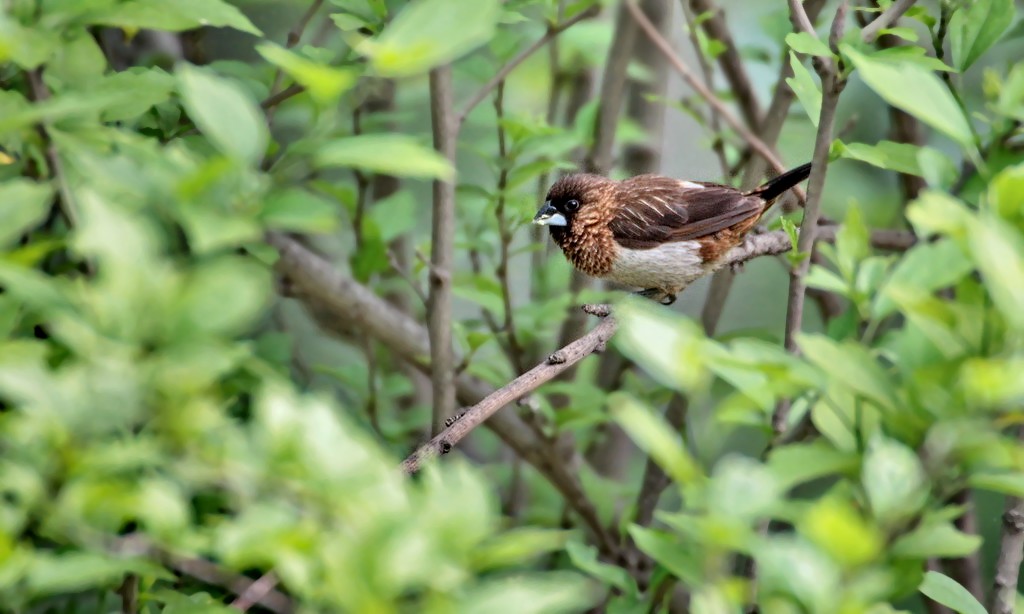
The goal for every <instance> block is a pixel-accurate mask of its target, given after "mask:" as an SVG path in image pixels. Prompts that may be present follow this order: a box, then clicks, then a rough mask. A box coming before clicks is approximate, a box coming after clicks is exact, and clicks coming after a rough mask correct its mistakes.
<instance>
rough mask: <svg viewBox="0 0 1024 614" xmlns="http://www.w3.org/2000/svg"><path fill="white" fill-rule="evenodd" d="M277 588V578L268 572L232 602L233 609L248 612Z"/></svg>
mask: <svg viewBox="0 0 1024 614" xmlns="http://www.w3.org/2000/svg"><path fill="white" fill-rule="evenodd" d="M276 586H277V576H276V575H275V574H274V572H272V571H268V572H267V573H265V574H263V575H262V576H260V577H259V579H257V580H256V581H255V582H253V583H252V584H250V585H249V587H248V588H246V589H245V590H244V591H242V593H241V594H239V595H238V598H237V599H235V600H234V601H232V602H231V607H233V608H235V609H236V610H240V611H242V612H245V611H247V610H248V609H249V608H251V607H252V606H254V605H256V604H258V603H259V602H260V600H262V599H263V598H264V597H266V596H267V593H269V592H270V591H272V590H274V587H276Z"/></svg>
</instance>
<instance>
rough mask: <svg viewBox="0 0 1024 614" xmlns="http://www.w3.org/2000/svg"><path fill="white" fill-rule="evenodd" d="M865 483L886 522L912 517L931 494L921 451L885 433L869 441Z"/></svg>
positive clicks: (879, 516)
mask: <svg viewBox="0 0 1024 614" xmlns="http://www.w3.org/2000/svg"><path fill="white" fill-rule="evenodd" d="M861 485H862V486H863V488H864V490H865V492H867V496H868V502H869V503H870V504H871V511H872V512H873V513H874V515H875V518H877V519H878V520H879V521H880V522H882V523H884V524H895V523H899V522H902V521H903V520H906V519H907V518H910V517H911V516H913V515H914V514H915V513H917V512H918V510H919V509H920V508H921V506H922V505H924V502H925V499H926V498H927V496H928V480H927V476H926V475H925V473H924V468H923V467H922V466H921V461H920V459H918V458H917V454H915V453H914V451H913V450H911V449H910V448H908V447H907V446H905V445H903V444H902V443H900V442H898V441H895V440H892V439H888V438H885V437H883V436H877V437H875V438H874V439H872V440H871V442H870V443H869V444H868V449H867V452H865V454H864V466H863V468H862V469H861Z"/></svg>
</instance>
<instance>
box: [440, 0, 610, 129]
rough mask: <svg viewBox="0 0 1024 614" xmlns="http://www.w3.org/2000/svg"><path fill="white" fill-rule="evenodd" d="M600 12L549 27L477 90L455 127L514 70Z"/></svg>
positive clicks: (595, 10) (594, 10)
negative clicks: (574, 27)
mask: <svg viewBox="0 0 1024 614" xmlns="http://www.w3.org/2000/svg"><path fill="white" fill-rule="evenodd" d="M599 11H600V8H599V7H598V6H597V5H595V6H592V7H590V8H589V9H587V10H585V11H582V12H580V13H577V14H576V15H573V16H572V17H571V18H569V19H567V20H565V21H564V22H562V23H559V24H556V25H553V26H551V27H549V28H548V31H547V32H545V33H544V36H542V37H540V38H538V39H537V40H536V41H535V42H534V43H533V44H532V45H530V46H529V47H527V48H526V49H523V50H522V51H520V52H519V54H518V55H517V56H516V57H514V58H512V59H511V60H509V62H508V64H505V65H504V66H502V67H501V68H499V69H498V72H496V73H495V74H494V76H493V77H491V79H490V80H489V81H488V82H487V83H485V84H484V85H483V87H481V88H480V89H479V90H477V92H476V93H475V94H473V96H472V98H470V99H469V101H468V102H466V105H465V106H463V107H462V111H461V112H460V113H459V115H458V117H457V118H456V120H455V125H456V126H461V125H462V123H463V122H465V121H466V117H467V116H469V114H470V113H471V112H472V111H473V109H475V108H476V106H477V105H478V104H480V103H481V102H483V100H484V98H487V95H488V94H490V93H491V92H492V91H493V90H494V88H496V87H498V84H499V83H501V82H502V81H504V80H505V79H506V78H507V77H508V76H509V74H510V73H511V72H512V71H513V70H515V69H516V68H517V67H518V66H519V65H520V64H522V63H523V62H525V61H526V60H527V58H529V57H530V56H531V55H533V54H534V53H536V52H537V51H538V50H539V49H540V48H541V47H543V46H544V45H546V44H547V43H548V41H550V40H551V39H553V38H555V37H556V36H558V35H559V34H561V33H562V32H564V31H565V30H567V29H568V28H570V27H572V26H574V25H576V24H577V23H579V22H580V21H583V20H584V19H587V18H590V17H593V16H595V15H597V13H598V12H599Z"/></svg>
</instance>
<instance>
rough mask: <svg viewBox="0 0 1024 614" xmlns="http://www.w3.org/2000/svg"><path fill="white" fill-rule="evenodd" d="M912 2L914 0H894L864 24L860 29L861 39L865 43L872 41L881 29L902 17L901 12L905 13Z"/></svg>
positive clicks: (912, 4)
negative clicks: (873, 18)
mask: <svg viewBox="0 0 1024 614" xmlns="http://www.w3.org/2000/svg"><path fill="white" fill-rule="evenodd" d="M914 2H916V0H896V1H895V2H893V3H892V4H890V5H889V8H887V9H885V11H883V12H882V14H881V15H879V16H878V17H876V18H875V20H874V21H872V22H871V23H869V24H868V25H866V26H864V29H863V30H861V31H860V37H861V40H863V41H864V42H865V43H871V42H874V40H875V39H876V38H878V36H879V34H881V33H882V30H884V29H886V28H888V27H889V26H891V25H892V24H894V23H896V20H897V19H899V18H900V17H902V16H903V13H906V12H907V11H908V10H909V9H910V7H912V6H914Z"/></svg>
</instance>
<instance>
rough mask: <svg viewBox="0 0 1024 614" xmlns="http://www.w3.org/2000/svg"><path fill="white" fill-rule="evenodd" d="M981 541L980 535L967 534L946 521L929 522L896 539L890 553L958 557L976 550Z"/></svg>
mask: <svg viewBox="0 0 1024 614" xmlns="http://www.w3.org/2000/svg"><path fill="white" fill-rule="evenodd" d="M981 541H982V540H981V536H979V535H968V534H967V533H964V532H962V531H959V530H957V528H956V527H954V526H953V525H952V524H950V523H948V522H931V523H928V524H925V525H922V526H919V527H917V528H915V529H914V530H913V531H911V532H910V533H907V534H906V535H903V536H902V537H900V538H899V539H898V540H896V543H894V544H893V545H892V547H891V553H892V555H893V556H905V557H913V558H919V559H927V558H931V557H943V558H960V557H965V556H968V555H970V554H973V553H974V552H975V551H977V550H978V548H979V547H980V546H981Z"/></svg>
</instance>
